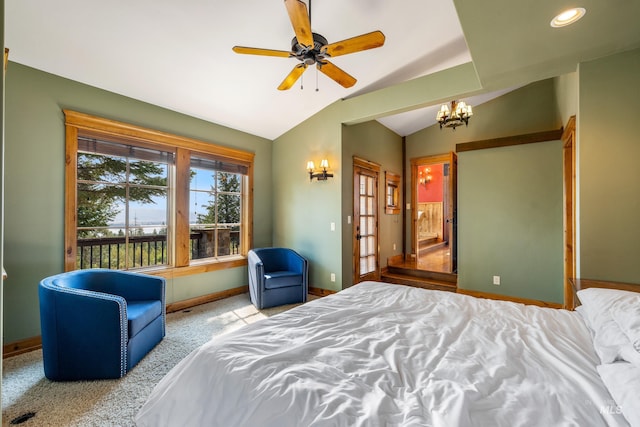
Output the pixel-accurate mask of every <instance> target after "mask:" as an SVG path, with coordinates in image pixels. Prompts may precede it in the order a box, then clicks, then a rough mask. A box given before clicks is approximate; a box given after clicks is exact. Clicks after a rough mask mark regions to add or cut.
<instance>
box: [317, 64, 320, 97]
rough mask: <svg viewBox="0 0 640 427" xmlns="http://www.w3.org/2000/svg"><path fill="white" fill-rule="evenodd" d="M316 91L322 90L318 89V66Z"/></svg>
mask: <svg viewBox="0 0 640 427" xmlns="http://www.w3.org/2000/svg"><path fill="white" fill-rule="evenodd" d="M316 92H320V89H318V67H316Z"/></svg>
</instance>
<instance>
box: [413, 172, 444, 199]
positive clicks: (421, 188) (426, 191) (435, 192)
mask: <svg viewBox="0 0 640 427" xmlns="http://www.w3.org/2000/svg"><path fill="white" fill-rule="evenodd" d="M443 166H444V164H442V163H440V164H437V165H429V166H420V168H418V177H420V176H421V175H420V172H421V171H422V176H426V175H427V174H426V172H425V169H427V167H428V168H430V169H431V172H430V173H429V175H431V182H428V183H427V185H426V186H425V185H423V184H418V203H423V202H442V179H443Z"/></svg>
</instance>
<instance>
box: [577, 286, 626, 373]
mask: <svg viewBox="0 0 640 427" xmlns="http://www.w3.org/2000/svg"><path fill="white" fill-rule="evenodd" d="M577 294H578V298H580V302H581V303H582V307H583V311H584V313H585V314H586V318H587V322H588V324H589V327H590V328H591V329H592V330H593V333H594V338H593V347H594V349H595V351H596V353H597V354H598V357H600V361H601V362H602V363H603V364H605V363H612V362H615V361H618V360H627V359H625V358H624V356H628V355H629V352H628V347H629V346H631V340H630V339H629V337H628V336H627V334H625V332H624V331H623V329H622V328H621V327H620V325H619V324H618V323H617V322H616V321H615V320H614V317H613V314H612V309H613V310H616V311H618V310H620V307H621V308H622V309H624V307H627V308H628V307H631V306H632V304H631V303H628V300H635V298H638V294H637V293H635V292H629V291H620V290H615V289H604V288H587V289H583V290H580V291H578V293H577ZM617 307H618V308H617ZM627 317H629V316H625V318H627ZM627 323H629V324H630V323H631V322H630V321H629V320H627ZM624 348H626V350H623V349H624ZM623 352H624V353H625V355H624V356H623V354H622V353H623ZM632 356H633V355H632ZM633 362H636V360H633Z"/></svg>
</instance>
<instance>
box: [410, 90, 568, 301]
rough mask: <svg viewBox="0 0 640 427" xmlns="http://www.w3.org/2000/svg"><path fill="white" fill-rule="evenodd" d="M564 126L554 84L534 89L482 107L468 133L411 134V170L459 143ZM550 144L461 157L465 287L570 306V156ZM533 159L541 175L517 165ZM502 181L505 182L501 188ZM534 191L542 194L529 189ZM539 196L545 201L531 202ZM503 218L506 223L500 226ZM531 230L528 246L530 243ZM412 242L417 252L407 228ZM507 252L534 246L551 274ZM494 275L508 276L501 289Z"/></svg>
mask: <svg viewBox="0 0 640 427" xmlns="http://www.w3.org/2000/svg"><path fill="white" fill-rule="evenodd" d="M560 120H561V118H560V116H559V114H558V108H557V104H556V91H555V85H554V81H553V80H552V79H548V80H543V81H540V82H536V83H532V84H529V85H527V86H524V87H522V88H520V89H517V90H515V91H512V92H509V93H508V94H505V95H503V96H501V97H499V98H496V99H493V100H491V101H489V102H486V103H484V104H481V105H478V106H474V116H473V117H472V118H471V120H470V121H469V126H468V127H460V128H457V129H456V130H455V131H453V130H451V129H442V130H441V129H440V128H439V126H436V125H434V126H430V127H428V128H426V129H423V130H422V131H419V132H416V133H415V134H413V135H409V136H408V137H407V158H406V162H407V163H406V166H407V168H409V167H410V160H411V159H412V158H417V157H422V156H430V155H436V154H443V153H447V152H450V151H455V146H456V144H458V143H464V142H470V141H477V140H484V139H491V138H500V137H506V136H514V135H522V134H527V133H533V132H540V131H546V130H553V129H559V128H560V127H561V126H562V123H561V121H560ZM547 145H549V143H537V144H530V145H524V146H519V147H508V148H504V149H489V150H478V151H473V152H464V153H460V155H459V157H458V286H459V287H460V288H463V289H469V290H478V291H483V292H491V293H497V294H505V295H511V296H516V297H522V298H532V299H540V300H546V301H555V302H562V295H563V294H562V268H561V267H562V259H563V255H562V206H561V202H562V175H561V174H562V151H561V149H560V148H561V146H560V145H559V143H558V142H556V143H554V144H551V147H553V148H548V147H547ZM532 156H533V157H532ZM531 159H536V163H535V169H530V168H527V167H523V166H518V167H516V166H510V165H527V164H528V162H529V161H530V160H531ZM534 172H535V173H534ZM538 175H540V176H544V178H543V179H541V178H540V177H539V176H538ZM558 177H560V178H558ZM485 180H486V181H485ZM495 180H498V182H500V183H501V184H500V185H498V186H496V185H497V183H496V182H494V181H495ZM525 185H526V187H524V186H525ZM519 186H523V191H522V192H519V191H517V189H518V187H519ZM531 186H534V188H531V189H529V190H527V191H524V189H525V188H528V187H531ZM496 190H497V191H496ZM532 191H533V194H536V195H539V196H540V198H539V199H537V200H535V201H534V200H531V193H532ZM485 192H486V194H485ZM484 196H486V197H487V199H486V201H484V200H485V199H484ZM520 205H522V206H524V207H531V206H532V205H533V206H535V207H536V209H535V210H533V211H529V210H528V208H527V209H525V210H522V209H521V208H518V206H520ZM514 206H515V207H514ZM538 206H542V207H544V209H543V208H540V209H538V208H537V207H538ZM492 212H493V213H492ZM510 215H515V217H513V218H512V217H511V216H510ZM539 215H541V216H539ZM406 218H407V223H408V224H410V223H411V222H410V221H411V211H410V210H407V211H406ZM498 218H500V219H501V220H500V221H497V220H498ZM523 232H524V233H525V236H526V237H525V241H522V236H521V233H523ZM467 233H469V234H467ZM536 233H544V234H545V235H557V238H556V239H555V240H554V239H550V238H549V239H544V240H536V239H534V238H533V237H532V236H535V235H536ZM554 233H555V234H554ZM406 239H407V240H406V241H407V248H406V250H407V253H410V251H411V230H410V229H408V230H406ZM558 239H559V240H558ZM501 247H502V248H522V250H524V248H526V251H527V253H531V254H536V256H538V259H537V262H538V263H539V264H538V265H541V264H540V263H544V264H543V265H546V266H547V267H546V268H547V270H548V271H544V272H543V271H541V269H540V268H534V269H532V268H531V267H530V265H529V264H528V263H524V262H523V257H522V251H519V252H517V251H510V252H509V251H507V252H504V251H503V250H499V249H498V248H501ZM487 248H491V249H490V250H488V249H487ZM498 250H499V251H500V255H501V256H500V257H495V256H494V255H493V254H494V253H495V251H498ZM483 260H484V262H485V263H484V264H483ZM487 275H488V276H487ZM493 275H498V276H501V277H502V283H503V284H502V285H501V286H500V287H498V286H494V285H492V284H491V283H492V276H493ZM488 285H489V286H488ZM550 287H551V288H550Z"/></svg>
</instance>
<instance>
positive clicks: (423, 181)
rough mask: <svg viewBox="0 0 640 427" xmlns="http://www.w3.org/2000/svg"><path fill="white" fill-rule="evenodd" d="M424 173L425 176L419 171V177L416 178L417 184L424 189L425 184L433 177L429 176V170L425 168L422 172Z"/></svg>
mask: <svg viewBox="0 0 640 427" xmlns="http://www.w3.org/2000/svg"><path fill="white" fill-rule="evenodd" d="M424 173H425V174H426V176H423V175H422V171H420V177H419V178H418V182H419V183H420V184H422V185H424V186H425V187H426V186H427V184H428V183H429V182H431V180H432V179H433V177H432V176H431V168H426V169H425V170H424Z"/></svg>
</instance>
